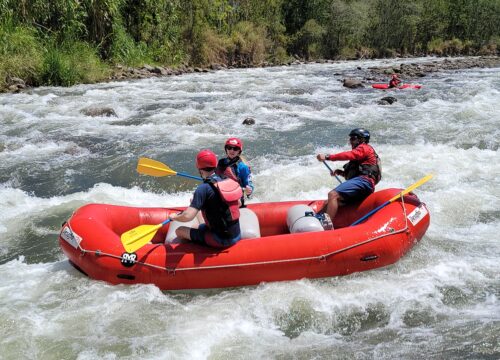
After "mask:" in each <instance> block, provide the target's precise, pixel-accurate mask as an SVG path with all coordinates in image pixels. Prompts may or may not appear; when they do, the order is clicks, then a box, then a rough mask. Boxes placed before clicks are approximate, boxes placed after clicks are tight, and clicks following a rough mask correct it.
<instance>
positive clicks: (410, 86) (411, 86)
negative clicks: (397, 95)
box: [372, 84, 422, 90]
mask: <svg viewBox="0 0 500 360" xmlns="http://www.w3.org/2000/svg"><path fill="white" fill-rule="evenodd" d="M421 87H422V85H417V84H403V85H401V86H398V87H397V88H389V85H388V84H373V85H372V88H374V89H381V90H387V89H394V90H396V89H399V90H402V89H420V88H421Z"/></svg>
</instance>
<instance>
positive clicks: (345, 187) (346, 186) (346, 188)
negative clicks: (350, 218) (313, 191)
mask: <svg viewBox="0 0 500 360" xmlns="http://www.w3.org/2000/svg"><path fill="white" fill-rule="evenodd" d="M334 190H335V191H336V192H338V193H339V195H340V196H342V199H344V202H345V203H352V202H357V201H362V200H364V199H365V198H366V197H367V196H368V195H370V194H371V193H372V192H373V190H375V189H374V188H373V187H372V183H371V182H370V180H368V179H367V178H365V177H363V176H357V177H355V178H352V179H349V180H346V181H344V182H343V183H342V184H340V185H339V186H337V187H336V188H335V189H334Z"/></svg>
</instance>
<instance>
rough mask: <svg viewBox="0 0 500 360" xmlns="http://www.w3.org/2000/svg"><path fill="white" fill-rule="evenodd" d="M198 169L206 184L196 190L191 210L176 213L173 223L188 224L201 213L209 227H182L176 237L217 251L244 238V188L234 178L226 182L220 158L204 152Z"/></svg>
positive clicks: (199, 157)
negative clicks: (216, 171)
mask: <svg viewBox="0 0 500 360" xmlns="http://www.w3.org/2000/svg"><path fill="white" fill-rule="evenodd" d="M196 167H197V168H198V172H199V173H200V176H201V177H202V178H203V183H202V184H200V185H198V187H197V188H196V190H195V192H194V195H193V200H192V201H191V204H190V205H189V207H188V208H187V209H186V210H184V211H183V212H181V213H178V214H175V213H172V214H170V215H169V219H170V220H176V221H180V222H187V221H191V220H193V219H194V218H195V217H196V215H197V214H198V211H201V214H202V215H203V219H204V220H205V224H200V226H199V227H198V228H191V227H188V226H180V227H178V228H177V229H176V231H175V234H176V235H177V237H178V238H181V239H185V240H190V241H193V242H195V243H199V244H204V245H208V246H211V247H216V248H224V247H228V246H231V245H234V244H236V243H237V242H238V241H239V240H240V239H241V230H240V222H239V217H240V209H239V207H240V201H239V200H240V198H241V196H242V195H243V191H242V190H241V187H240V185H239V184H238V183H237V182H236V181H234V180H232V179H223V178H221V177H220V176H219V175H217V174H215V169H216V167H217V155H215V154H214V153H213V152H212V151H210V150H202V151H200V152H199V153H198V155H197V156H196Z"/></svg>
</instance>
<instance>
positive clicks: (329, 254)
mask: <svg viewBox="0 0 500 360" xmlns="http://www.w3.org/2000/svg"><path fill="white" fill-rule="evenodd" d="M401 207H402V208H403V214H404V217H405V226H404V228H402V229H400V230H395V231H392V232H391V231H389V232H388V233H385V234H382V235H379V236H375V237H373V238H371V239H368V240H365V241H363V242H360V243H357V244H353V245H350V246H347V247H345V248H342V249H339V250H335V251H332V252H329V253H326V254H322V255H318V256H309V257H304V258H296V259H283V260H272V261H259V262H252V263H245V264H234V265H214V266H203V267H189V268H181V269H176V268H169V267H164V266H158V265H154V264H149V263H147V262H142V261H136V262H135V263H136V264H141V265H144V266H149V267H152V268H155V269H159V270H166V271H168V272H172V273H174V274H175V273H176V272H178V271H191V270H210V269H224V268H233V267H242V266H257V265H267V264H279V263H289V262H299V261H309V260H318V261H325V260H326V259H327V258H329V257H330V256H333V255H337V254H340V253H342V252H344V251H347V250H350V249H353V248H355V247H358V246H361V245H365V244H368V243H370V242H372V241H376V240H379V239H382V238H385V237H387V236H391V235H395V234H400V233H403V232H405V231H407V230H408V217H407V212H406V208H405V206H404V196H402V197H401ZM67 225H68V227H69V228H70V230H71V231H73V229H71V226H70V224H69V221H68V222H67ZM158 245H160V244H158ZM78 248H79V249H80V250H81V251H82V252H83V253H89V254H96V255H97V256H109V257H112V258H115V259H119V260H122V259H123V257H122V256H118V255H114V254H108V253H105V252H102V251H101V250H86V249H84V248H83V247H81V246H80V244H78Z"/></svg>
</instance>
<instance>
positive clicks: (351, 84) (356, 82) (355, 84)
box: [343, 79, 364, 89]
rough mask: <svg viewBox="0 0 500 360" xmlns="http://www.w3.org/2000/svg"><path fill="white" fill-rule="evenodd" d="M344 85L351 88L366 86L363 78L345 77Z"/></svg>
mask: <svg viewBox="0 0 500 360" xmlns="http://www.w3.org/2000/svg"><path fill="white" fill-rule="evenodd" d="M343 85H344V86H345V87H346V88H349V89H356V88H362V87H364V85H363V84H362V83H361V80H357V79H344V81H343Z"/></svg>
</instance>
